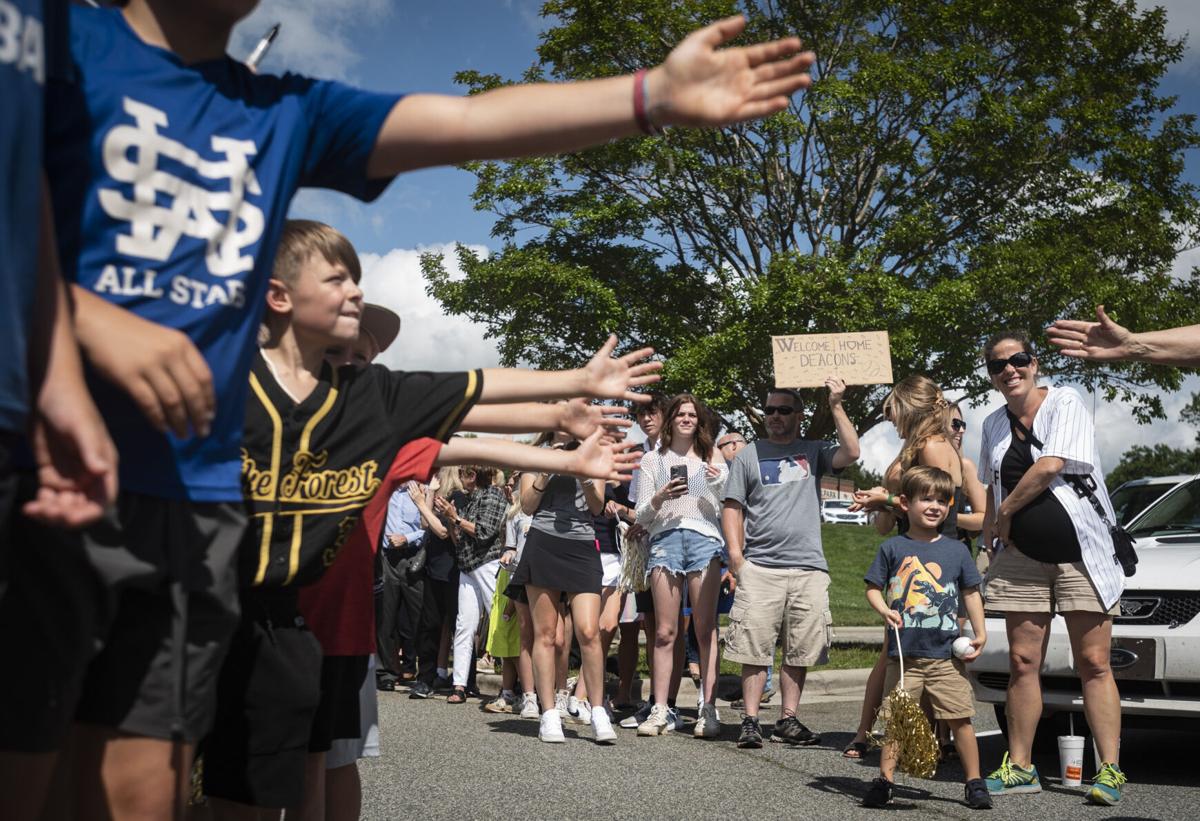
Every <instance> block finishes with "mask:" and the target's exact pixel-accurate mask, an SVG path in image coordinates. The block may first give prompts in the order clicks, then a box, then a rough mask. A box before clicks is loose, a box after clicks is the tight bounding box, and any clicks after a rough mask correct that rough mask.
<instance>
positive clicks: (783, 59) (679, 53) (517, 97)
mask: <svg viewBox="0 0 1200 821" xmlns="http://www.w3.org/2000/svg"><path fill="white" fill-rule="evenodd" d="M745 27H746V20H745V18H743V17H741V16H740V15H739V16H736V17H728V18H726V19H724V20H719V21H717V22H716V23H713V24H712V25H709V26H706V27H704V28H702V29H699V30H698V31H694V32H692V33H691V34H690V35H688V36H687V37H686V38H685V39H684V40H683V41H682V42H681V43H680V44H679V45H678V46H676V47H675V49H674V50H673V51H672V52H671V53H670V55H669V56H668V57H667V59H666V61H665V62H664V63H663V64H662V65H661V66H657V67H655V68H652V69H650V70H649V71H648V72H647V73H646V75H645V85H644V87H643V88H644V91H645V98H644V99H645V113H646V116H647V118H648V121H649V123H650V124H652V127H656V128H661V127H663V126H669V125H679V126H694V127H702V126H722V125H728V124H730V123H736V122H740V121H742V120H750V119H756V118H759V117H766V116H768V115H770V114H774V113H775V112H777V111H781V110H783V109H784V108H786V107H787V105H788V101H789V98H790V96H791V95H792V93H794V92H795V91H797V90H798V89H801V88H807V87H808V86H809V85H810V83H811V82H812V80H811V78H810V77H809V75H808V73H807V72H808V69H809V67H810V66H811V65H812V63H813V60H814V55H813V54H812V53H811V52H804V53H800V40H799V39H798V38H796V37H788V38H785V39H782V40H776V41H773V42H769V43H759V44H756V45H752V46H740V47H730V48H721V46H723V45H724V44H725V43H728V42H729V41H730V40H732V39H733V38H734V37H736V36H737V35H739V34H740V33H741V32H742V30H743V29H744V28H745ZM635 80H636V78H635V76H630V75H626V76H623V77H609V78H604V79H599V80H588V81H585V82H575V83H527V84H522V85H514V86H507V87H505V88H498V89H494V90H491V91H488V92H485V93H483V94H477V95H474V96H471V97H448V96H440V95H433V94H412V95H409V96H407V97H405V98H404V99H402V100H400V102H398V103H396V105H395V107H394V108H393V109H392V111H391V113H390V114H389V115H388V117H387V120H385V122H384V125H383V128H382V129H381V130H380V133H379V137H378V139H377V141H376V144H375V150H374V152H373V153H372V154H371V158H370V162H369V164H368V167H367V168H368V173H369V174H370V175H371V176H372V177H385V176H391V175H393V174H398V173H400V172H403V171H410V170H412V169H415V168H425V167H428V166H433V165H456V164H458V163H462V162H465V161H467V160H487V159H505V158H509V157H519V156H530V155H535V154H559V153H566V152H570V151H576V150H579V149H581V148H586V147H588V146H592V145H599V144H601V143H604V142H607V141H609V140H613V139H617V138H620V137H626V136H629V135H632V134H636V133H638V130H639V123H638V122H637V120H636V119H635V115H634V88H635Z"/></svg>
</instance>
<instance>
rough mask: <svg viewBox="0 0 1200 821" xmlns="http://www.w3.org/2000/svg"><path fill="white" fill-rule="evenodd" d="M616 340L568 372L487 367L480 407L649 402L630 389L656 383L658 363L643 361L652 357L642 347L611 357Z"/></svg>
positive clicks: (647, 350) (659, 363)
mask: <svg viewBox="0 0 1200 821" xmlns="http://www.w3.org/2000/svg"><path fill="white" fill-rule="evenodd" d="M616 347H617V337H616V336H610V337H609V338H608V341H607V342H605V343H604V344H603V345H601V346H600V350H598V351H596V354H595V356H593V357H592V358H591V359H590V360H589V361H588V363H587V364H586V365H584V366H583V367H582V368H575V369H573V370H569V371H533V370H523V369H519V368H487V369H485V370H484V372H483V390H482V392H481V393H480V396H479V403H480V404H496V403H501V402H530V401H538V400H546V399H573V398H575V397H580V396H582V397H588V398H591V399H622V400H628V401H633V402H649V401H650V397H649V396H648V395H647V394H644V393H637V392H636V391H634V390H633V388H637V387H641V386H643V385H649V384H651V383H653V382H657V381H658V380H659V379H660V378H661V377H660V376H659V375H658V373H657V371H660V370H662V363H661V362H644V361H642V360H645V359H648V358H649V357H650V356H652V355H653V354H654V349H653V348H642V349H641V350H639V351H634V352H633V353H627V354H625V355H624V356H613V355H612V354H613V351H614V350H616Z"/></svg>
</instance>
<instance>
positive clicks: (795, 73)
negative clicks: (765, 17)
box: [648, 15, 816, 126]
mask: <svg viewBox="0 0 1200 821" xmlns="http://www.w3.org/2000/svg"><path fill="white" fill-rule="evenodd" d="M745 28H746V18H744V17H742V16H741V15H736V16H734V17H726V18H725V19H724V20H718V21H717V22H715V23H713V24H712V25H709V26H705V27H704V28H702V29H699V30H697V31H694V32H692V33H691V34H689V35H688V36H687V37H686V38H684V40H683V42H681V43H680V44H679V45H677V46H676V47H675V48H674V50H672V52H671V53H670V55H668V57H667V59H666V61H665V62H664V63H663V64H662V65H661V66H659V67H658V68H656V69H654V70H652V71H651V72H650V76H649V77H648V81H649V83H650V88H649V103H650V111H649V113H650V118H651V120H653V121H654V122H655V123H656V124H657V125H660V126H663V125H685V126H722V125H728V124H730V123H736V122H741V121H742V120H752V119H756V118H759V117H767V116H769V115H771V114H774V113H775V112H777V111H782V110H783V109H784V108H787V105H788V101H789V99H790V97H791V95H792V93H793V92H795V91H797V90H799V89H801V88H808V87H809V86H810V85H811V84H812V78H811V77H810V76H809V74H808V70H809V68H810V67H811V66H812V64H813V61H814V60H815V59H816V56H815V55H814V54H813V53H812V52H811V51H805V52H800V38H798V37H787V38H784V39H782V40H774V41H772V42H769V43H758V44H755V45H752V46H738V47H734V48H725V49H722V48H720V46H722V45H724V44H725V43H728V42H729V41H730V40H732V39H733V38H735V37H737V36H738V35H739V34H741V33H742V31H743V30H744V29H745Z"/></svg>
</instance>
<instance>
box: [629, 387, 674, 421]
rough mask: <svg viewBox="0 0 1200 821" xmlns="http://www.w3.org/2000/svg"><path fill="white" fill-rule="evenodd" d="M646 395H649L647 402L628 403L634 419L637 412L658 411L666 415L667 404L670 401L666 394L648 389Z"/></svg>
mask: <svg viewBox="0 0 1200 821" xmlns="http://www.w3.org/2000/svg"><path fill="white" fill-rule="evenodd" d="M648 395H649V397H650V401H649V402H630V403H629V413H630V415H631V416H633V418H634V419H636V418H637V417H638V415H639V414H643V413H654V412H655V411H658V412H659V413H661V414H662V415H663V416H666V415H667V406H668V405H670V404H671V401H670V399H668V398H667V395H666V394H663V393H659V392H658V391H650V392H649V393H648Z"/></svg>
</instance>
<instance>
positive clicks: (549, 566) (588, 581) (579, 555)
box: [509, 528, 604, 593]
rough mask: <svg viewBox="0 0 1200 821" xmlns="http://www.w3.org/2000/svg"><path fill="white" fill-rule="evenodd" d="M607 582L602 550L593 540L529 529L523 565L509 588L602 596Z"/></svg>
mask: <svg viewBox="0 0 1200 821" xmlns="http://www.w3.org/2000/svg"><path fill="white" fill-rule="evenodd" d="M603 581H604V569H603V567H601V565H600V551H598V550H596V543H595V542H594V541H584V540H583V539H562V538H559V537H558V536H551V535H550V534H548V533H543V532H542V531H540V530H534V529H533V528H530V529H529V535H527V536H526V537H525V549H524V551H522V553H521V564H520V565H518V566H517V569H516V572H515V573H513V577H512V580H511V582H510V583H509V586H510V587H511V586H512V585H514V584H515V585H520V586H522V587H525V586H528V585H533V586H534V587H541V588H544V589H546V590H561V591H562V592H564V593H599V592H600V589H601V586H602V583H603Z"/></svg>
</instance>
